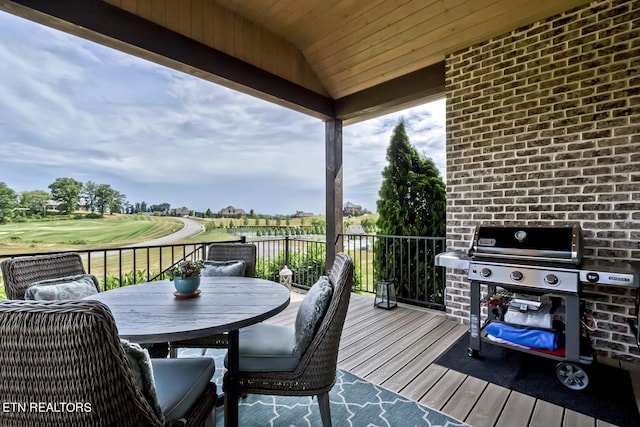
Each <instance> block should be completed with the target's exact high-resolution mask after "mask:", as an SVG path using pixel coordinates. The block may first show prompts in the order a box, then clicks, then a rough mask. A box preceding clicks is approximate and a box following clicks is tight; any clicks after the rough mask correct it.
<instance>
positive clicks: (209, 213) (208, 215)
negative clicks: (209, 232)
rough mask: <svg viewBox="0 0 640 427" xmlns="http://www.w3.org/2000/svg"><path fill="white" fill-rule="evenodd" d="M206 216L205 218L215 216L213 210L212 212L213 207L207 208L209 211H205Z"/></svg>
mask: <svg viewBox="0 0 640 427" xmlns="http://www.w3.org/2000/svg"><path fill="white" fill-rule="evenodd" d="M204 217H205V218H211V217H213V212H211V209H207V211H206V212H205V213H204Z"/></svg>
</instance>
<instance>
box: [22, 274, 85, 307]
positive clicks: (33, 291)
mask: <svg viewBox="0 0 640 427" xmlns="http://www.w3.org/2000/svg"><path fill="white" fill-rule="evenodd" d="M94 280H95V276H93V275H92V274H78V275H75V276H66V277H60V278H57V279H47V280H41V281H39V282H35V283H32V284H31V285H30V286H29V287H28V288H27V289H26V291H25V292H24V299H26V300H41V301H57V300H67V299H82V298H84V297H87V296H89V295H93V294H97V293H98V289H97V288H96V282H95V281H94Z"/></svg>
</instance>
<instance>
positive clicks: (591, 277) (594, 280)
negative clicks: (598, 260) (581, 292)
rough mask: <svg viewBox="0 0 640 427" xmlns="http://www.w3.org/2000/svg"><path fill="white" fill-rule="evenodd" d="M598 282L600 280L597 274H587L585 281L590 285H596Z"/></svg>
mask: <svg viewBox="0 0 640 427" xmlns="http://www.w3.org/2000/svg"><path fill="white" fill-rule="evenodd" d="M598 280H600V275H599V274H598V273H594V272H591V271H590V272H588V273H587V281H589V282H591V283H597V282H598Z"/></svg>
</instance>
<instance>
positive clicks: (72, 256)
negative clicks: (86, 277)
mask: <svg viewBox="0 0 640 427" xmlns="http://www.w3.org/2000/svg"><path fill="white" fill-rule="evenodd" d="M0 268H1V269H2V281H3V283H4V289H5V291H6V293H7V298H8V299H24V293H25V291H26V290H27V288H28V287H29V286H31V284H32V283H34V282H39V281H41V280H47V279H59V278H61V277H66V276H76V275H78V274H86V271H85V269H84V265H83V263H82V258H81V257H80V254H78V253H75V252H68V253H61V254H50V255H35V256H26V257H20V258H12V259H6V260H4V261H2V263H0ZM92 279H93V281H94V284H95V285H96V290H100V289H99V286H98V281H97V280H96V279H95V277H93V278H92Z"/></svg>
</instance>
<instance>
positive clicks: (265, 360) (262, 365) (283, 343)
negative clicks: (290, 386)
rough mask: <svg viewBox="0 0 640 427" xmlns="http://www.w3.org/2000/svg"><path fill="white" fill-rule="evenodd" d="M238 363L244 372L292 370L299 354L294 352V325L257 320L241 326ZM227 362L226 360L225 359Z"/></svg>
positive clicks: (298, 360) (297, 362) (298, 361)
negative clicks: (257, 321) (246, 325)
mask: <svg viewBox="0 0 640 427" xmlns="http://www.w3.org/2000/svg"><path fill="white" fill-rule="evenodd" d="M239 336H240V338H239V340H240V341H239V346H238V347H239V351H240V359H239V367H240V371H244V372H272V371H293V370H294V369H295V368H296V367H297V366H298V364H299V363H300V357H299V356H298V355H295V354H293V346H294V345H295V333H294V330H293V328H288V327H286V326H280V325H272V324H269V323H258V324H256V325H251V326H249V327H246V328H242V329H240V334H239ZM224 364H225V366H227V360H226V358H225V362H224Z"/></svg>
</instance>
